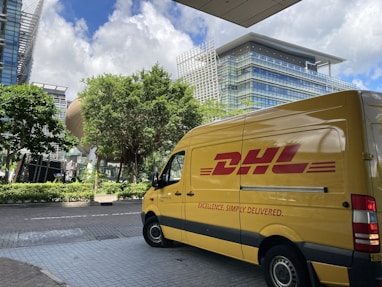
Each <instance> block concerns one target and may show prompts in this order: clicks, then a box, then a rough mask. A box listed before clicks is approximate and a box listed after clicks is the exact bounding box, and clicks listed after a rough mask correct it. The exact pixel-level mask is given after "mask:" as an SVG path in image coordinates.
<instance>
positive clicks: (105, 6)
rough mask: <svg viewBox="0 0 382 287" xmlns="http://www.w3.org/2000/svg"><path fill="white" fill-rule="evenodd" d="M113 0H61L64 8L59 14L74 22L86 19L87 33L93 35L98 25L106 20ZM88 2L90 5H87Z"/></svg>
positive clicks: (111, 9)
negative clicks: (89, 0)
mask: <svg viewBox="0 0 382 287" xmlns="http://www.w3.org/2000/svg"><path fill="white" fill-rule="evenodd" d="M114 3H115V0H92V1H91V2H88V1H81V0H65V1H62V4H63V5H64V9H63V10H62V13H61V15H62V16H63V17H64V18H65V19H66V20H67V21H68V22H72V23H74V22H76V21H77V20H78V19H81V18H84V19H85V20H86V23H87V26H88V29H89V35H93V34H94V32H95V31H96V30H97V29H98V28H99V26H100V25H102V24H103V23H105V22H107V20H108V17H109V15H110V14H111V13H112V12H113V9H114ZM89 4H90V5H89Z"/></svg>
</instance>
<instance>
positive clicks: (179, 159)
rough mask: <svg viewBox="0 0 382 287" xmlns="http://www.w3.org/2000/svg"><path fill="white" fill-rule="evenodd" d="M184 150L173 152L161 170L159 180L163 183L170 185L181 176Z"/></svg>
mask: <svg viewBox="0 0 382 287" xmlns="http://www.w3.org/2000/svg"><path fill="white" fill-rule="evenodd" d="M184 154H185V153H184V151H181V152H179V153H176V154H174V155H173V156H172V157H171V158H170V160H169V161H168V162H167V165H166V167H165V169H164V170H163V173H162V176H161V180H162V183H163V184H164V185H170V184H173V183H176V182H178V181H179V180H180V178H181V176H182V169H183V162H184Z"/></svg>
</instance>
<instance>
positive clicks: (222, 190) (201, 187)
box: [185, 120, 243, 259]
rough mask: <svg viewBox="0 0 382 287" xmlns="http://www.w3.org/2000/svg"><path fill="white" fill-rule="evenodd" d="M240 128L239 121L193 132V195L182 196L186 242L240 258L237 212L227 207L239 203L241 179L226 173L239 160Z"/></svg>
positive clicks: (241, 124) (240, 123)
mask: <svg viewBox="0 0 382 287" xmlns="http://www.w3.org/2000/svg"><path fill="white" fill-rule="evenodd" d="M242 130H243V121H242V120H241V121H239V122H235V121H233V122H231V123H230V124H229V125H227V126H225V127H224V128H223V129H217V128H213V129H206V130H204V131H203V133H199V134H198V135H197V136H196V135H195V134H194V136H193V138H192V144H191V146H192V147H191V148H190V160H191V165H190V169H191V170H190V178H189V180H190V181H189V188H188V189H187V190H188V191H191V192H192V194H190V195H188V196H186V198H185V219H186V221H185V225H186V226H185V230H186V242H187V243H188V244H191V245H195V246H198V247H201V248H205V249H208V250H211V251H214V252H217V253H221V254H225V255H230V256H232V257H235V258H240V259H241V258H242V252H241V246H240V221H239V213H238V212H228V211H227V208H230V207H231V208H238V206H239V187H240V178H239V177H237V176H234V175H229V174H228V173H229V171H230V170H231V169H232V168H234V167H235V166H236V165H237V164H239V162H240V160H241V157H240V150H241V146H242ZM228 150H229V151H231V152H230V154H227V153H226V151H228Z"/></svg>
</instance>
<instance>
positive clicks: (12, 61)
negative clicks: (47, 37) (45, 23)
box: [0, 0, 43, 86]
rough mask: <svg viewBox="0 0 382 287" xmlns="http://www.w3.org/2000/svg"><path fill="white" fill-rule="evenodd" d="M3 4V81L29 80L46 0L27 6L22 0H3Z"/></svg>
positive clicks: (0, 40) (0, 39) (0, 19)
mask: <svg viewBox="0 0 382 287" xmlns="http://www.w3.org/2000/svg"><path fill="white" fill-rule="evenodd" d="M0 5H1V6H0V7H1V11H0V83H1V84H4V85H6V86H8V85H15V84H22V83H26V82H27V81H28V79H29V75H30V71H31V67H32V52H33V47H34V43H35V39H36V35H37V29H38V23H39V19H40V16H41V11H42V5H43V0H36V2H35V3H34V5H33V6H34V7H27V8H25V9H23V3H22V0H0ZM27 9H28V10H33V11H32V12H30V11H27Z"/></svg>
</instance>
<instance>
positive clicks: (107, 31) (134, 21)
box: [31, 0, 193, 99]
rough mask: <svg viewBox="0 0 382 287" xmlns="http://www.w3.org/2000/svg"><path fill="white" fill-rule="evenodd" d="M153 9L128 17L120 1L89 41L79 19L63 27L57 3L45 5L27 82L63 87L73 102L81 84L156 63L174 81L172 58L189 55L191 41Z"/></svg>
mask: <svg viewBox="0 0 382 287" xmlns="http://www.w3.org/2000/svg"><path fill="white" fill-rule="evenodd" d="M155 8H156V7H154V6H153V4H152V3H149V2H141V7H140V13H139V14H136V15H132V14H131V1H124V0H119V1H117V3H116V9H115V11H114V12H113V14H112V15H111V16H110V17H109V21H108V22H107V23H104V24H103V25H102V26H101V27H100V28H99V29H98V31H97V32H96V33H95V34H94V37H93V39H90V40H89V39H87V38H86V36H85V35H86V31H87V26H86V22H85V21H84V20H83V19H79V20H78V21H77V22H76V23H68V22H66V21H65V20H64V18H63V17H61V16H60V9H62V6H61V4H60V2H59V1H58V0H45V3H44V9H43V15H42V18H41V21H40V29H39V34H38V38H37V43H36V47H35V53H34V65H33V70H32V76H31V81H34V82H43V83H48V84H54V85H59V86H67V87H68V88H69V89H68V92H67V95H68V98H69V99H73V98H75V97H76V95H77V93H78V92H80V91H81V90H82V89H83V84H82V83H81V82H80V81H81V79H84V78H87V77H92V76H97V75H100V74H103V73H113V74H125V75H130V74H132V73H135V72H137V71H140V70H142V69H149V68H151V67H152V66H153V65H154V64H156V63H159V64H160V65H162V66H163V67H164V68H165V69H166V70H167V71H169V72H170V73H171V74H172V76H173V77H174V78H175V77H176V61H175V59H176V56H177V55H179V54H181V53H183V52H184V51H187V50H189V49H191V48H192V47H193V44H192V40H191V38H190V37H189V36H188V35H187V34H186V33H184V32H182V31H179V30H177V29H176V28H175V27H174V26H173V24H172V23H171V22H170V20H169V19H168V18H166V17H165V16H163V15H161V14H158V11H157V10H156V9H155Z"/></svg>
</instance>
